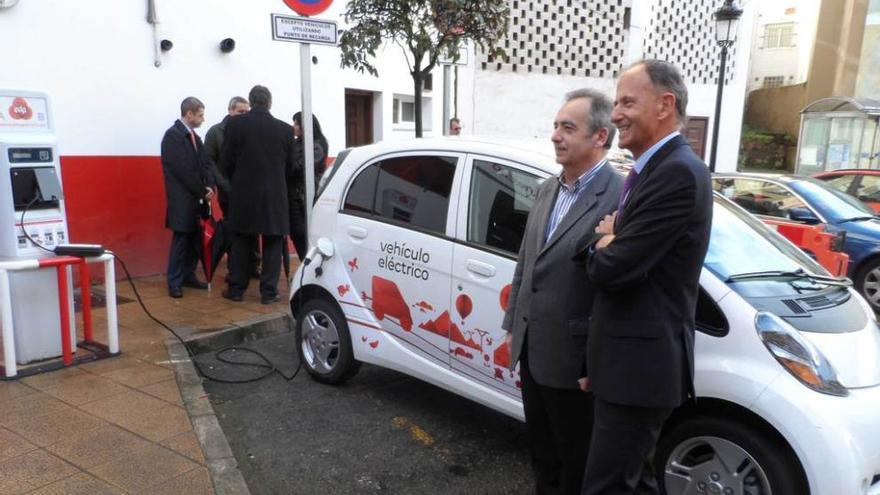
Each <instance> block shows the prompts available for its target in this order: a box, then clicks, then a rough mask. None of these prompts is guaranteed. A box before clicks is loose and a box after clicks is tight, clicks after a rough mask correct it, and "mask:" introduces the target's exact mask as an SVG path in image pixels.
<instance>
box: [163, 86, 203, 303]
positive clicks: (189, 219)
mask: <svg viewBox="0 0 880 495" xmlns="http://www.w3.org/2000/svg"><path fill="white" fill-rule="evenodd" d="M204 121H205V105H204V104H203V103H202V102H201V101H199V99H198V98H195V97H192V96H190V97H188V98H186V99H184V100H183V102H182V103H181V104H180V119H178V120H177V121H175V122H174V125H172V126H171V127H170V128H169V129H168V130H167V131H165V136H164V137H162V175H163V176H164V178H165V200H166V205H167V207H166V210H165V227H167V228H169V229H171V231H172V232H173V234H172V236H171V252H170V253H169V254H168V275H167V278H168V295H170V296H171V297H174V298H179V297H183V290H182V288H181V287H182V286H184V285H185V286H187V287H194V288H197V289H206V288H207V287H208V286H207V284H205V283H204V282H200V281H199V280H198V278H196V274H195V269H196V266H197V265H198V260H199V255H198V253H199V250H200V249H201V242H200V241H201V237H200V235H199V225H198V215H199V200H201V199H204V200H205V201H210V199H211V197H212V196H213V194H214V192H213V189H212V187H213V186H214V179H213V173H212V172H211V169H210V166H211V165H210V163H209V161H208V160H207V159H206V157H205V155H204V152H203V150H202V140H201V138H200V137H199V136H198V134H196V133H195V129H197V128H198V127H199V126H200V125H202V122H204Z"/></svg>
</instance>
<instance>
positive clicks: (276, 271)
mask: <svg viewBox="0 0 880 495" xmlns="http://www.w3.org/2000/svg"><path fill="white" fill-rule="evenodd" d="M262 238H263V269H262V271H261V272H260V295H262V296H263V298H270V297H274V296H276V295H278V277H279V276H280V274H281V243H282V242H283V240H284V237H283V236H280V235H263V236H262ZM256 242H257V235H256V234H241V233H236V234H235V236H234V238H233V239H232V252H231V253H230V254H231V256H230V258H229V291H230V292H231V293H232V294H235V295H241V294H243V293H244V291H246V290H247V288H248V283H249V282H250V276H251V271H252V265H251V262H252V256H253V254H252V253H253V246H254V244H255V243H256Z"/></svg>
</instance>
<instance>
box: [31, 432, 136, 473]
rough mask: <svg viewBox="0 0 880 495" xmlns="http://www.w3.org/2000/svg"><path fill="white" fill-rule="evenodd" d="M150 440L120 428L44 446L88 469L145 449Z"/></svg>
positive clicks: (69, 438)
mask: <svg viewBox="0 0 880 495" xmlns="http://www.w3.org/2000/svg"><path fill="white" fill-rule="evenodd" d="M149 445H150V442H149V441H147V440H144V439H143V438H141V437H139V436H137V435H135V434H133V433H130V432H128V431H125V430H123V429H122V428H119V427H118V426H113V425H108V426H105V427H103V428H100V429H97V430H92V431H88V432H82V433H78V434H74V435H71V436H70V437H68V438H66V439H64V440H62V441H61V442H58V443H56V444H54V445H51V446H49V447H47V450H48V451H50V452H52V453H53V454H55V455H57V456H58V457H61V458H62V459H64V460H66V461H68V462H70V463H71V464H74V465H76V466H79V467H82V468H86V469H87V468H90V467H93V466H98V465H100V464H104V463H107V462H110V461H113V460H114V459H119V458H122V457H125V456H127V455H130V454H134V453H136V452H139V451H141V450H144V449H145V448H147V447H148V446H149Z"/></svg>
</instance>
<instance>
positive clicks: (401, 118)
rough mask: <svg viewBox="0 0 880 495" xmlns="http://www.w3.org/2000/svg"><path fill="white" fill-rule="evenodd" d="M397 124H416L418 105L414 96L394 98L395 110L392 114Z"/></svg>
mask: <svg viewBox="0 0 880 495" xmlns="http://www.w3.org/2000/svg"><path fill="white" fill-rule="evenodd" d="M391 114H392V121H393V122H394V123H395V124H414V123H415V122H416V104H415V101H413V97H412V96H400V95H397V96H395V97H394V109H393V111H392V112H391Z"/></svg>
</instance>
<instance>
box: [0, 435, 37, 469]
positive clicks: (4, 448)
mask: <svg viewBox="0 0 880 495" xmlns="http://www.w3.org/2000/svg"><path fill="white" fill-rule="evenodd" d="M36 448H37V446H36V445H34V444H32V443H30V442H28V441H27V440H25V439H24V438H22V437H21V436H19V435H16V434H15V433H13V432H11V431H9V430H7V429H6V428H0V462H3V461H6V460H9V459H12V458H13V457H18V456H20V455H23V454H27V453H28V452H30V451H32V450H34V449H36Z"/></svg>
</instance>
